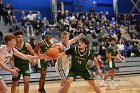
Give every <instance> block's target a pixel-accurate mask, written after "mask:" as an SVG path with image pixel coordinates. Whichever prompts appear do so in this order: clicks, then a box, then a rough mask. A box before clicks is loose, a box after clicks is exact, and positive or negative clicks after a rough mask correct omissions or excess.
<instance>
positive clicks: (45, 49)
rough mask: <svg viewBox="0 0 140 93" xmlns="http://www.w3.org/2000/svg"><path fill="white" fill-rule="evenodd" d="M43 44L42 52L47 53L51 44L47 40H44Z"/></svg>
mask: <svg viewBox="0 0 140 93" xmlns="http://www.w3.org/2000/svg"><path fill="white" fill-rule="evenodd" d="M42 42H43V44H44V45H43V46H42V47H41V53H42V54H43V53H46V51H47V50H49V49H50V48H51V44H47V42H46V40H43V41H42Z"/></svg>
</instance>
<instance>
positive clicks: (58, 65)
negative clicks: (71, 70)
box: [55, 62, 67, 87]
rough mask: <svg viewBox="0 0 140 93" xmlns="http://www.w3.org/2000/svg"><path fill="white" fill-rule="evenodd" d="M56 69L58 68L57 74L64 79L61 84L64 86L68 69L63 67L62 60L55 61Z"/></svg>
mask: <svg viewBox="0 0 140 93" xmlns="http://www.w3.org/2000/svg"><path fill="white" fill-rule="evenodd" d="M55 70H56V72H57V74H58V75H59V76H60V78H61V79H62V81H61V85H60V86H61V87H62V86H63V84H64V83H65V81H66V79H67V71H66V69H64V68H62V63H61V62H56V63H55Z"/></svg>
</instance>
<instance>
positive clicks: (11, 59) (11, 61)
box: [10, 56, 15, 68]
mask: <svg viewBox="0 0 140 93" xmlns="http://www.w3.org/2000/svg"><path fill="white" fill-rule="evenodd" d="M10 63H11V66H12V67H13V68H15V62H14V57H13V56H12V57H11V58H10Z"/></svg>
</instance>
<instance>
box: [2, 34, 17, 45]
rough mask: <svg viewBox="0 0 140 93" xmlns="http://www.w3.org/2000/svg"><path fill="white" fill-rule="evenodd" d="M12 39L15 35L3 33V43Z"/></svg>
mask: <svg viewBox="0 0 140 93" xmlns="http://www.w3.org/2000/svg"><path fill="white" fill-rule="evenodd" d="M12 39H16V36H15V35H11V34H7V35H5V37H4V41H5V44H7V43H8V41H10V40H12Z"/></svg>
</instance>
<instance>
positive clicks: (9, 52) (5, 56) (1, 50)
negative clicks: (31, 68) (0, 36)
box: [0, 34, 39, 93]
mask: <svg viewBox="0 0 140 93" xmlns="http://www.w3.org/2000/svg"><path fill="white" fill-rule="evenodd" d="M4 40H5V44H6V45H3V46H0V67H1V68H3V69H5V70H6V71H8V72H10V73H11V74H12V75H13V76H15V77H16V76H18V73H17V70H15V69H10V68H9V67H7V66H6V65H5V63H6V62H7V61H9V59H10V58H11V57H12V56H13V55H15V56H17V57H20V58H22V59H25V60H34V59H37V58H39V57H38V56H31V55H24V54H22V53H21V52H19V51H18V50H17V49H16V48H15V45H16V37H15V36H14V35H10V34H9V35H6V36H5V37H4ZM6 91H7V86H6V84H5V82H4V81H3V79H2V77H1V76H0V93H6Z"/></svg>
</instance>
